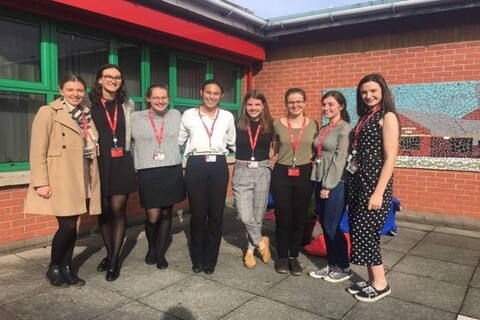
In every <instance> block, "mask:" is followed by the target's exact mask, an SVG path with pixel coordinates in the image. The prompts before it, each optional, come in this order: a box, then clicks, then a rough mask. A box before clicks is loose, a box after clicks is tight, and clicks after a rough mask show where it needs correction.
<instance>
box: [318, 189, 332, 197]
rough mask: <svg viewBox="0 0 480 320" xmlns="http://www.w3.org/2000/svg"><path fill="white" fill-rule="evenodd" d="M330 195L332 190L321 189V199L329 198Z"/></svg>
mask: <svg viewBox="0 0 480 320" xmlns="http://www.w3.org/2000/svg"><path fill="white" fill-rule="evenodd" d="M329 195H330V190H327V189H322V190H320V199H328V196H329Z"/></svg>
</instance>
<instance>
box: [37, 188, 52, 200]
mask: <svg viewBox="0 0 480 320" xmlns="http://www.w3.org/2000/svg"><path fill="white" fill-rule="evenodd" d="M35 191H36V192H37V194H38V196H39V197H42V198H44V199H48V198H50V197H51V196H52V191H51V190H50V186H43V187H38V188H35Z"/></svg>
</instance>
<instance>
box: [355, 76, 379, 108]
mask: <svg viewBox="0 0 480 320" xmlns="http://www.w3.org/2000/svg"><path fill="white" fill-rule="evenodd" d="M360 94H361V96H362V100H363V103H365V104H366V105H367V106H368V108H369V109H373V108H374V107H375V106H377V105H378V104H379V103H380V102H381V101H382V97H383V95H382V88H381V87H380V85H379V84H378V83H376V82H374V81H369V82H365V83H364V84H363V85H362V86H361V87H360Z"/></svg>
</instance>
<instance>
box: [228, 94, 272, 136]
mask: <svg viewBox="0 0 480 320" xmlns="http://www.w3.org/2000/svg"><path fill="white" fill-rule="evenodd" d="M249 99H258V100H260V101H261V102H262V104H263V111H262V113H261V114H260V118H259V119H258V123H259V124H260V125H261V126H262V132H263V133H270V132H271V131H272V126H273V117H272V114H271V113H270V109H269V108H268V102H267V98H266V97H265V95H264V94H263V93H262V92H260V91H259V90H256V89H253V90H250V91H248V92H247V93H246V94H245V96H244V97H243V101H242V110H241V111H240V118H239V119H238V123H237V128H238V129H240V130H243V131H246V130H247V127H248V125H249V122H250V117H249V116H248V114H247V101H248V100H249Z"/></svg>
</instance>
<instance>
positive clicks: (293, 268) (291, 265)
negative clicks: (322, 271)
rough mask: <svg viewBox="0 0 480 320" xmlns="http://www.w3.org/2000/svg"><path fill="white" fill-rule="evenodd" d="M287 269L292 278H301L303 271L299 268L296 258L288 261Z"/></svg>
mask: <svg viewBox="0 0 480 320" xmlns="http://www.w3.org/2000/svg"><path fill="white" fill-rule="evenodd" d="M288 269H289V270H290V273H291V274H292V275H294V276H301V275H302V273H303V269H302V267H301V266H300V263H299V262H298V260H297V258H293V259H289V260H288Z"/></svg>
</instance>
